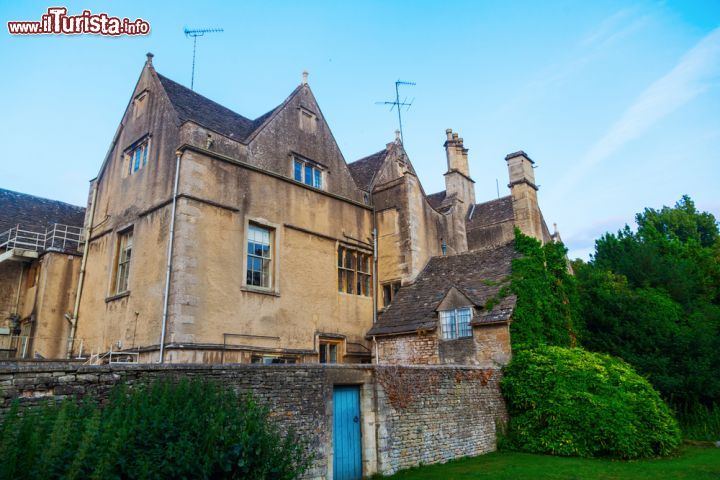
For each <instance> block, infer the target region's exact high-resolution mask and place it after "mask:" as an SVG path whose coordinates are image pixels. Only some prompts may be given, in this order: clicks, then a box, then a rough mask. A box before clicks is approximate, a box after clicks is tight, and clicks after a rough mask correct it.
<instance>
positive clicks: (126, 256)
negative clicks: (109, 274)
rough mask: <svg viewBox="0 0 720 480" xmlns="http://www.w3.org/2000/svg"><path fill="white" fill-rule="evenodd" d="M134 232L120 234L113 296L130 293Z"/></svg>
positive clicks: (128, 231) (126, 231)
mask: <svg viewBox="0 0 720 480" xmlns="http://www.w3.org/2000/svg"><path fill="white" fill-rule="evenodd" d="M132 244H133V231H132V229H129V230H125V231H124V232H121V233H119V234H118V247H117V256H116V264H115V282H114V288H113V294H119V293H124V292H127V291H128V278H129V277H130V258H131V257H132Z"/></svg>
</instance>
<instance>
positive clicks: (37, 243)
mask: <svg viewBox="0 0 720 480" xmlns="http://www.w3.org/2000/svg"><path fill="white" fill-rule="evenodd" d="M84 238H85V235H84V229H83V228H82V227H73V226H70V225H62V224H60V223H54V224H52V225H51V226H50V227H48V228H47V229H46V230H45V231H44V232H43V231H37V230H29V229H24V228H21V226H20V225H18V226H16V227H13V228H11V229H10V230H8V231H6V232H3V233H0V250H12V249H15V248H19V249H23V250H31V251H34V252H44V251H46V250H60V251H63V252H70V251H78V250H80V247H81V246H82V244H83V242H84Z"/></svg>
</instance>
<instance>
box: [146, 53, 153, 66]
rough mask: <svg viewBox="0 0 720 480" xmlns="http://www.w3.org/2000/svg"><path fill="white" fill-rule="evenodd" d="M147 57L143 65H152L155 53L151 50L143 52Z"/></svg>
mask: <svg viewBox="0 0 720 480" xmlns="http://www.w3.org/2000/svg"><path fill="white" fill-rule="evenodd" d="M145 56H146V57H147V60H146V61H145V65H152V59H153V57H154V56H155V55H153V54H152V53H151V52H148V53H146V54H145Z"/></svg>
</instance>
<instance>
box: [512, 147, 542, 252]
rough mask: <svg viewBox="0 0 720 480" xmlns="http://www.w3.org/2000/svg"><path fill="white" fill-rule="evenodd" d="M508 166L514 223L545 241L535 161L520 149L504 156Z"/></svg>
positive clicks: (524, 231) (532, 235) (530, 234)
mask: <svg viewBox="0 0 720 480" xmlns="http://www.w3.org/2000/svg"><path fill="white" fill-rule="evenodd" d="M505 161H506V162H507V166H508V176H509V180H510V183H509V184H508V187H510V193H511V195H512V201H513V212H514V214H515V225H516V226H517V227H518V228H519V229H520V230H521V231H522V232H523V233H524V234H525V235H529V236H531V237H535V238H537V239H538V240H540V241H541V242H543V243H544V242H545V240H546V239H545V238H544V235H543V228H542V216H541V215H540V207H539V205H538V198H537V190H538V186H537V185H536V184H535V170H534V169H533V165H534V164H535V162H533V161H532V159H531V158H530V157H529V156H528V154H527V153H525V152H523V151H522V150H520V151H517V152H514V153H511V154H509V155H507V156H506V157H505Z"/></svg>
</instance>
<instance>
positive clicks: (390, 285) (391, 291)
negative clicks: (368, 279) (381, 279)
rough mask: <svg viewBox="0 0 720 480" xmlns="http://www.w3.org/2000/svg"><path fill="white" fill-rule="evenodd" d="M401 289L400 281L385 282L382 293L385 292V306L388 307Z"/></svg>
mask: <svg viewBox="0 0 720 480" xmlns="http://www.w3.org/2000/svg"><path fill="white" fill-rule="evenodd" d="M398 290H400V282H387V283H383V286H382V294H383V307H384V308H387V307H389V306H390V304H391V303H392V301H393V298H395V294H396V293H397V291H398Z"/></svg>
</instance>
